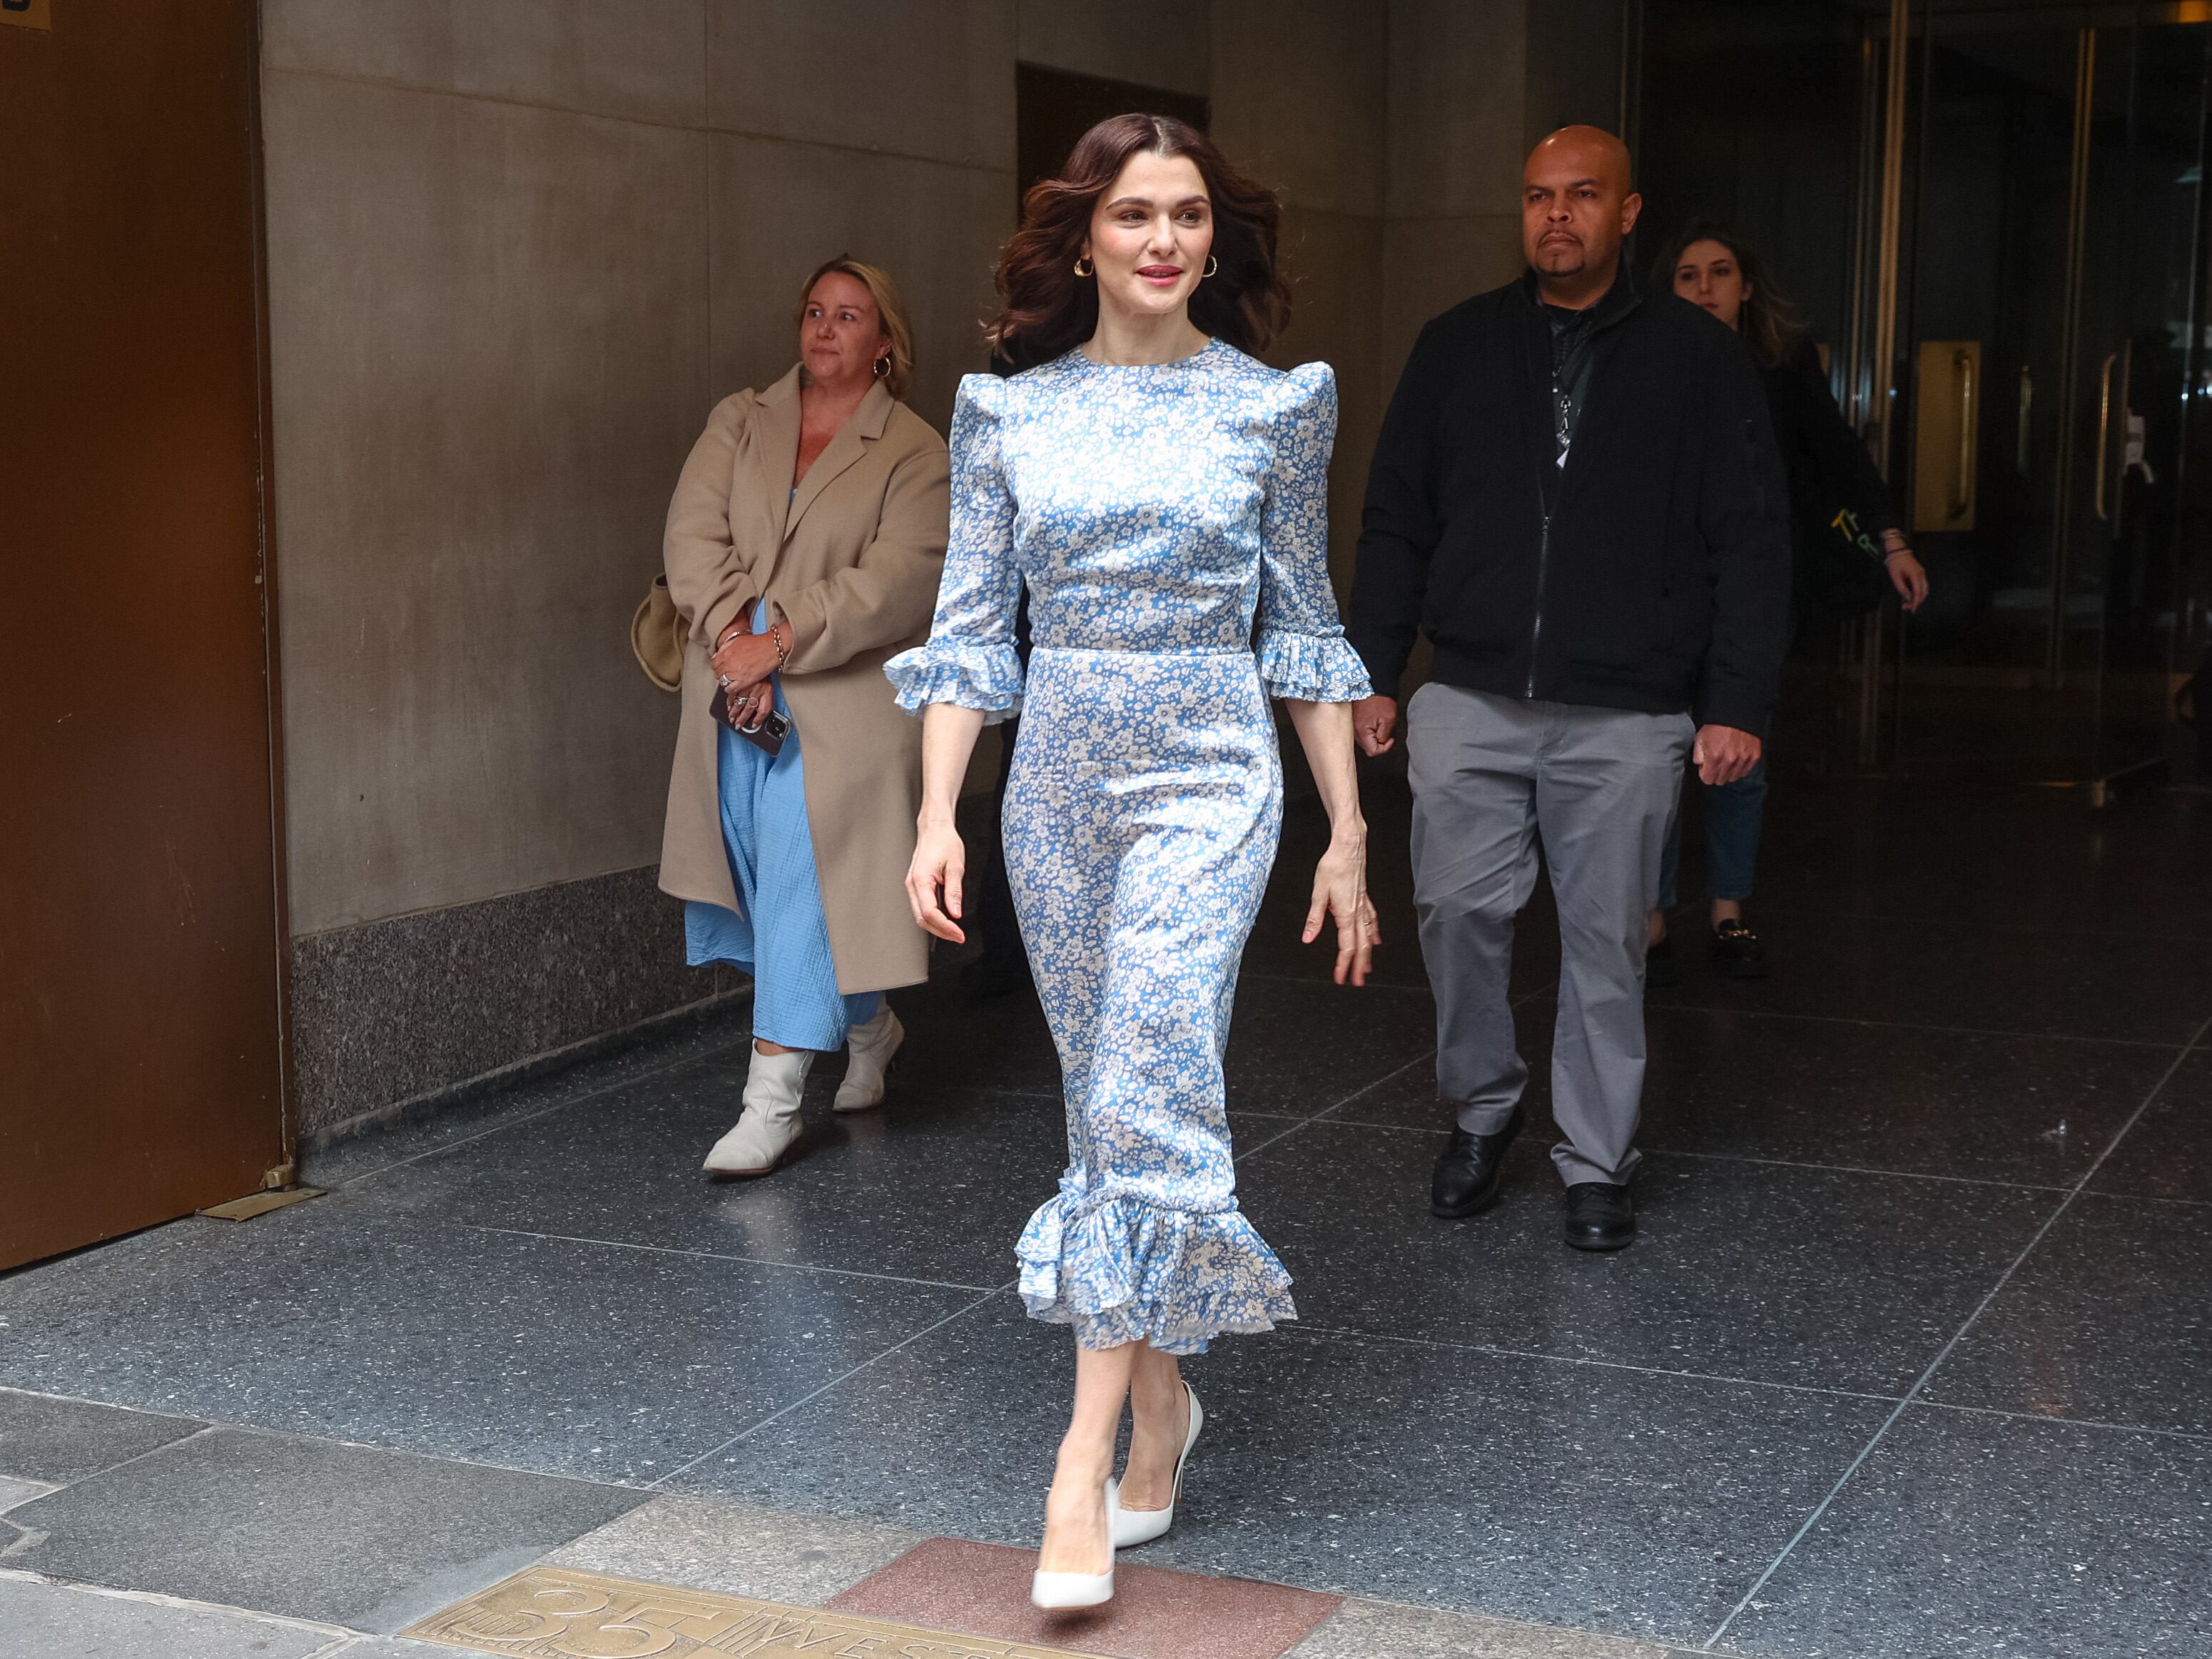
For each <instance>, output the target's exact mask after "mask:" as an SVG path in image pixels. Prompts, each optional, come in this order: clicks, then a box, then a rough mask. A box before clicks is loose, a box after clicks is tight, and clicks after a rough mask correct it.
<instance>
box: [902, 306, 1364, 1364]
mask: <svg viewBox="0 0 2212 1659" xmlns="http://www.w3.org/2000/svg"><path fill="white" fill-rule="evenodd" d="M1335 435H1336V381H1335V377H1334V374H1332V373H1331V371H1330V369H1329V368H1328V365H1327V364H1325V363H1308V364H1306V365H1304V367H1302V368H1297V369H1293V370H1291V372H1290V373H1288V374H1283V373H1279V372H1278V371H1277V370H1274V369H1272V368H1267V366H1266V365H1264V364H1262V363H1260V362H1256V361H1255V360H1254V359H1252V358H1250V357H1248V356H1245V355H1244V354H1243V353H1242V352H1240V351H1238V350H1237V349H1234V348H1233V347H1231V346H1229V345H1227V344H1225V343H1222V342H1221V341H1218V340H1216V341H1213V342H1212V343H1210V344H1208V345H1207V346H1206V348H1205V349H1203V350H1201V351H1200V352H1199V353H1198V354H1197V355H1195V356H1191V357H1188V358H1185V359H1183V360H1182V361H1181V362H1173V363H1164V364H1154V365H1144V366H1134V367H1133V366H1109V365H1106V364H1101V363H1096V362H1091V360H1090V359H1089V358H1088V357H1085V356H1083V354H1082V353H1081V352H1079V351H1076V352H1070V353H1069V354H1067V355H1066V356H1063V357H1060V358H1058V359H1056V360H1055V361H1054V362H1049V363H1046V364H1042V365H1041V366H1039V367H1037V368H1032V369H1030V370H1028V371H1027V372H1026V373H1024V374H1017V375H1015V376H1013V377H1012V378H1011V379H1007V380H998V379H994V378H992V377H990V376H987V375H969V376H968V377H967V378H966V379H965V380H963V381H962V382H961V386H960V395H959V399H958V401H957V404H956V406H955V408H954V411H953V416H952V527H951V528H952V534H951V549H950V552H949V554H948V556H947V558H946V561H945V579H944V584H943V586H942V587H941V588H940V589H939V595H938V604H937V614H936V618H935V622H934V623H933V626H932V629H931V632H930V637H929V642H928V643H927V645H925V646H923V647H920V648H918V649H916V650H913V651H908V652H906V653H902V654H901V655H899V656H897V657H895V658H893V659H891V660H890V663H889V664H887V665H886V666H885V671H886V672H887V673H888V674H889V675H890V678H891V679H892V681H893V683H894V684H896V686H897V688H898V693H899V702H900V703H901V704H902V706H903V707H905V708H908V709H916V710H918V709H920V708H923V707H924V706H926V705H927V704H929V703H933V702H951V703H957V704H959V705H961V706H963V707H965V708H979V709H981V710H983V711H984V713H985V718H986V720H1004V719H1005V718H1006V717H1007V716H1008V715H1010V714H1015V713H1017V712H1018V713H1019V714H1021V717H1022V719H1021V736H1020V740H1019V742H1018V744H1016V747H1015V753H1014V763H1013V770H1012V776H1011V778H1010V779H1009V781H1008V784H1007V789H1006V804H1005V817H1004V831H1005V843H1006V868H1007V875H1008V878H1009V881H1010V884H1011V885H1012V889H1013V896H1014V904H1015V908H1016V911H1017V913H1018V915H1019V918H1020V921H1021V929H1022V937H1023V939H1024V943H1026V945H1028V947H1029V952H1030V963H1031V966H1032V968H1033V969H1034V970H1035V972H1036V980H1037V987H1038V990H1039V993H1040V994H1041V996H1042V1000H1043V1003H1044V1011H1045V1016H1046V1018H1047V1019H1048V1022H1049V1023H1050V1024H1051V1027H1052V1033H1053V1039H1054V1043H1055V1045H1056V1046H1057V1048H1058V1049H1059V1051H1060V1067H1061V1071H1062V1073H1063V1074H1064V1079H1065V1083H1066V1100H1067V1139H1068V1164H1067V1169H1066V1173H1065V1174H1064V1175H1062V1176H1061V1177H1060V1190H1059V1192H1058V1193H1057V1194H1054V1197H1053V1198H1052V1199H1051V1200H1050V1201H1048V1203H1046V1204H1045V1205H1044V1206H1043V1207H1042V1208H1041V1209H1039V1210H1038V1211H1037V1212H1036V1214H1035V1215H1034V1216H1033V1217H1031V1218H1030V1223H1029V1225H1028V1227H1027V1228H1026V1229H1025V1230H1024V1232H1023V1234H1022V1237H1021V1241H1020V1243H1019V1244H1018V1246H1017V1247H1016V1253H1017V1255H1018V1257H1019V1260H1020V1267H1021V1281H1020V1282H1021V1293H1022V1297H1023V1300H1024V1303H1025V1304H1027V1305H1028V1308H1029V1310H1030V1314H1031V1315H1032V1316H1035V1317H1036V1318H1039V1319H1044V1320H1049V1321H1054V1322H1059V1323H1063V1324H1071V1325H1073V1327H1074V1328H1075V1334H1076V1339H1077V1340H1078V1341H1079V1342H1080V1343H1081V1344H1082V1345H1083V1346H1085V1347H1090V1348H1105V1347H1115V1346H1120V1345H1121V1344H1123V1343H1126V1342H1133V1341H1138V1340H1146V1341H1149V1342H1151V1344H1152V1346H1154V1347H1155V1348H1157V1349H1159V1350H1160V1351H1162V1352H1167V1353H1175V1354H1187V1353H1200V1352H1204V1351H1205V1349H1206V1342H1207V1340H1208V1339H1210V1338H1212V1337H1213V1336H1216V1335H1218V1334H1221V1333H1223V1332H1226V1331H1264V1330H1269V1329H1272V1328H1273V1325H1274V1322H1276V1321H1277V1320H1280V1319H1290V1318H1294V1317H1296V1310H1295V1309H1294V1308H1293V1307H1292V1306H1291V1297H1290V1282H1291V1281H1290V1275H1289V1274H1288V1273H1285V1272H1284V1270H1283V1266H1282V1263H1281V1262H1279V1261H1277V1260H1276V1258H1275V1254H1274V1252H1273V1250H1271V1249H1268V1248H1267V1244H1266V1243H1265V1242H1264V1241H1263V1240H1262V1239H1261V1237H1260V1235H1259V1233H1258V1232H1257V1231H1255V1229H1254V1228H1253V1226H1252V1224H1251V1223H1250V1222H1249V1221H1248V1220H1247V1219H1246V1218H1244V1216H1243V1213H1242V1212H1240V1211H1239V1210H1238V1208H1237V1186H1236V1172H1235V1170H1234V1168H1233V1167H1232V1164H1231V1158H1230V1142H1229V1124H1228V1120H1227V1116H1226V1114H1225V1109H1224V1104H1225V1103H1224V1096H1223V1088H1222V1070H1221V1062H1222V1054H1223V1050H1224V1048H1225V1046H1226V1044H1227V1041H1228V1035H1229V1016H1230V1006H1231V999H1232V997H1233V995H1234V994H1235V989H1236V981H1237V964H1238V962H1239V959H1240V958H1241V957H1242V956H1243V950H1244V941H1245V939H1246V937H1247V935H1249V933H1250V932H1251V928H1252V923H1253V920H1254V917H1255V915H1257V913H1258V910H1259V906H1260V898H1261V891H1262V890H1263V889H1264V888H1265V886H1266V884H1267V874H1268V871H1269V870H1270V868H1271V867H1272V866H1273V863H1274V858H1275V847H1276V840H1277V835H1278V832H1279V829H1280V827H1281V823H1282V799H1283V777H1282V763H1281V760H1280V757H1279V754H1278V752H1277V747H1276V737H1275V726H1274V722H1273V719H1272V718H1271V716H1270V714H1269V711H1268V706H1267V699H1268V697H1269V696H1276V697H1290V698H1298V699H1303V700H1306V701H1310V702H1350V701H1352V700H1354V699H1356V698H1358V697H1363V696H1366V695H1367V694H1368V689H1369V688H1368V682H1367V675H1366V671H1365V670H1364V668H1362V666H1361V665H1360V662H1359V659H1358V656H1357V655H1355V654H1354V653H1353V652H1352V648H1351V647H1349V646H1348V645H1347V644H1346V642H1345V640H1344V636H1343V634H1344V630H1343V628H1342V625H1341V623H1340V622H1339V621H1338V618H1337V612H1336V600H1335V596H1334V593H1333V592H1331V590H1330V587H1329V581H1328V461H1329V452H1330V449H1331V447H1333V445H1334V440H1335ZM1024 584H1026V585H1027V587H1028V589H1029V595H1030V626H1031V629H1032V637H1033V648H1032V651H1031V654H1030V662H1029V666H1028V671H1027V674H1026V677H1024V670H1023V667H1022V664H1021V660H1020V659H1019V657H1018V655H1017V653H1016V651H1015V646H1014V617H1015V612H1016V609H1017V606H1018V602H1019V600H1020V597H1021V592H1022V589H1023V586H1024ZM1255 615H1256V617H1257V621H1258V635H1257V651H1256V653H1255V649H1254V637H1255V636H1254V621H1255ZM1025 678H1026V684H1024V679H1025Z"/></svg>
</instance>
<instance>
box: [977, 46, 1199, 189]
mask: <svg viewBox="0 0 2212 1659" xmlns="http://www.w3.org/2000/svg"><path fill="white" fill-rule="evenodd" d="M1014 99H1015V111H1016V119H1017V121H1018V124H1019V128H1020V131H1019V133H1018V137H1017V140H1016V143H1017V149H1018V154H1017V155H1016V157H1015V162H1014V165H1015V168H1016V170H1017V171H1018V173H1019V174H1020V179H1019V180H1018V189H1019V191H1020V192H1021V193H1022V194H1023V195H1027V194H1028V193H1029V188H1030V185H1033V184H1035V183H1036V181H1037V180H1038V179H1049V178H1051V177H1052V176H1053V174H1054V173H1057V172H1058V171H1059V170H1060V163H1061V162H1063V161H1066V159H1067V153H1068V151H1070V150H1072V149H1074V148H1075V141H1076V140H1077V139H1079V138H1080V137H1083V135H1084V134H1085V133H1086V132H1088V131H1091V128H1093V127H1095V126H1097V125H1098V124H1099V123H1100V122H1101V121H1103V120H1104V119H1105V118H1107V117H1108V116H1109V115H1127V114H1128V113H1129V112H1131V111H1133V110H1136V111H1141V112H1144V113H1145V114H1147V115H1172V116H1174V117H1175V118H1176V120H1178V121H1187V122H1188V123H1189V124H1190V125H1192V126H1194V127H1196V128H1197V129H1198V130H1199V131H1200V132H1203V131H1206V127H1207V125H1209V124H1210V123H1211V122H1212V109H1211V107H1210V106H1208V104H1207V103H1206V100H1205V99H1203V98H1199V97H1194V96H1193V95H1192V94H1189V93H1187V92H1170V91H1168V90H1166V89H1165V88H1162V87H1146V86H1139V84H1138V83H1137V82H1134V81H1109V80H1108V79H1106V78H1105V77H1104V76H1098V75H1073V74H1070V73H1069V72H1068V71H1067V70H1056V69H1046V68H1044V67H1043V66H1042V65H1041V64H1016V65H1015V66H1014Z"/></svg>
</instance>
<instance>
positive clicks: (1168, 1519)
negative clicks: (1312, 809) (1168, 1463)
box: [1113, 1383, 1206, 1550]
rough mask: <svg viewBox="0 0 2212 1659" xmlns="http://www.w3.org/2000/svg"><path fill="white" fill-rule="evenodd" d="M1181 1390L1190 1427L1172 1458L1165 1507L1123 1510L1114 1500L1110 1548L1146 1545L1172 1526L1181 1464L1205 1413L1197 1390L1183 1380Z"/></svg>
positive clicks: (1195, 1440)
mask: <svg viewBox="0 0 2212 1659" xmlns="http://www.w3.org/2000/svg"><path fill="white" fill-rule="evenodd" d="M1182 1391H1183V1392H1184V1393H1185V1394H1186V1395H1189V1396H1190V1428H1189V1431H1188V1432H1187V1433H1185V1434H1184V1436H1183V1437H1182V1452H1181V1454H1180V1455H1177V1457H1176V1467H1175V1485H1174V1486H1173V1487H1171V1488H1170V1491H1169V1493H1168V1506H1167V1508H1165V1509H1164V1510H1125V1509H1123V1508H1122V1507H1121V1504H1118V1503H1116V1504H1115V1505H1114V1514H1113V1523H1114V1547H1115V1549H1117V1550H1126V1549H1134V1548H1135V1547H1137V1546H1138V1545H1139V1544H1149V1543H1151V1542H1152V1540H1154V1539H1155V1538H1159V1537H1164V1535H1165V1534H1166V1533H1167V1529H1168V1528H1170V1527H1172V1526H1173V1525H1175V1512H1176V1504H1180V1503H1182V1470H1183V1465H1184V1464H1186V1463H1188V1462H1190V1449H1191V1448H1192V1447H1193V1446H1195V1445H1196V1444H1197V1443H1198V1431H1200V1429H1202V1428H1204V1427H1205V1426H1206V1413H1205V1412H1204V1411H1203V1410H1202V1409H1201V1408H1200V1406H1199V1403H1198V1390H1197V1389H1194V1388H1192V1387H1191V1386H1190V1384H1189V1383H1184V1384H1183V1385H1182Z"/></svg>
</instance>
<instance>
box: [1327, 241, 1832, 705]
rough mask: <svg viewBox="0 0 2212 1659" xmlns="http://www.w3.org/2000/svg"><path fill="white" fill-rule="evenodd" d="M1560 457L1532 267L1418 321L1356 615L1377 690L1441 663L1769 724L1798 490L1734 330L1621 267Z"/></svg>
mask: <svg viewBox="0 0 2212 1659" xmlns="http://www.w3.org/2000/svg"><path fill="white" fill-rule="evenodd" d="M1591 329H1592V334H1591V338H1590V343H1589V352H1590V361H1589V375H1588V382H1587V395H1586V397H1585V398H1584V399H1583V403H1582V406H1581V410H1580V412H1579V415H1578V416H1577V419H1576V422H1575V426H1574V434H1573V442H1572V445H1571V448H1570V449H1569V452H1568V454H1567V458H1566V464H1565V466H1564V467H1563V468H1561V467H1558V466H1555V465H1554V461H1553V457H1554V455H1555V453H1556V451H1555V442H1556V435H1555V433H1554V430H1553V414H1554V407H1553V395H1552V393H1553V388H1552V385H1551V380H1552V343H1551V324H1550V322H1549V320H1548V319H1547V316H1546V313H1545V310H1544V307H1543V306H1542V305H1541V303H1540V302H1539V301H1538V299H1537V295H1536V289H1535V283H1534V277H1533V276H1523V277H1522V280H1521V281H1519V282H1516V283H1509V284H1508V285H1507V286H1506V287H1504V288H1501V289H1495V290H1493V291H1492V292H1491V293H1488V294H1483V295H1477V296H1476V297H1475V298H1474V299H1472V300H1468V301H1465V302H1464V303H1463V304H1461V305H1458V306H1455V307H1453V308H1452V309H1451V310H1449V311H1448V312H1446V313H1444V314H1443V316H1441V317H1439V318H1437V319H1436V320H1435V321H1433V322H1431V324H1429V325H1428V326H1427V327H1426V328H1425V329H1424V330H1422V331H1421V337H1420V339H1419V342H1418V343H1416V344H1415V345H1414V347H1413V356H1411V357H1410V358H1408V359H1407V364H1406V369H1405V373H1404V374H1403V376H1402V377H1401V379H1400V380H1399V382H1398V390H1397V392H1396V394H1395V396H1394V397H1393V398H1391V400H1390V408H1389V413H1388V414H1387V415H1386V416H1384V418H1383V433H1382V436H1381V439H1380V440H1379V441H1378V442H1377V443H1376V451H1375V465H1374V467H1373V470H1372V471H1370V474H1369V477H1368V483H1367V502H1366V509H1365V514H1364V520H1363V523H1362V527H1361V532H1360V538H1359V560H1358V569H1357V572H1356V573H1355V575H1354V577H1353V581H1352V604H1351V614H1350V617H1349V618H1348V620H1347V623H1346V631H1347V632H1348V634H1349V635H1350V636H1351V640H1352V644H1353V646H1354V647H1356V648H1357V649H1358V652H1359V653H1360V655H1361V656H1362V657H1363V658H1364V659H1365V661H1366V664H1367V670H1368V672H1369V674H1370V676H1372V677H1373V679H1374V682H1375V686H1376V690H1378V691H1386V692H1394V693H1395V690H1396V688H1397V686H1398V684H1399V682H1400V680H1401V678H1402V677H1403V676H1404V673H1405V668H1406V659H1407V655H1408V654H1409V653H1411V651H1412V649H1413V640H1414V635H1415V632H1416V630H1417V629H1418V630H1419V632H1422V633H1425V634H1427V635H1429V637H1430V639H1431V641H1432V642H1433V643H1434V645H1435V647H1436V661H1435V666H1434V668H1433V669H1432V671H1431V672H1432V675H1433V677H1434V678H1437V679H1441V680H1443V681H1446V682H1447V683H1449V684H1454V685H1460V686H1465V687H1468V688H1469V689H1470V690H1478V691H1488V692H1492V693H1496V694H1498V695H1499V696H1513V697H1529V698H1541V699H1543V700H1545V701H1547V702H1567V703H1579V704H1585V705H1589V706H1592V707H1596V708H1625V709H1636V710H1641V711H1644V712H1646V713H1651V714H1671V713H1676V712H1680V711H1683V710H1686V709H1688V708H1691V707H1692V704H1693V703H1694V704H1695V706H1696V707H1697V708H1699V711H1700V713H1701V714H1702V715H1703V717H1704V718H1705V719H1706V720H1712V721H1715V722H1717V723H1718V724H1720V725H1723V726H1736V727H1740V728H1741V729H1742V730H1744V731H1747V732H1758V733H1760V734H1764V732H1765V729H1766V720H1767V716H1768V714H1769V712H1770V711H1771V708H1772V706H1773V702H1774V696H1775V690H1776V687H1777V684H1778V679H1779V678H1780V674H1781V667H1782V657H1783V653H1784V650H1785V649H1786V647H1787V645H1788V641H1789V628H1790V525H1789V507H1788V501H1787V497H1786V493H1785V488H1784V480H1783V474H1782V468H1781V461H1780V457H1779V456H1778V453H1777V452H1776V448H1775V442H1774V437H1773V434H1772V431H1771V427H1770V424H1769V420H1768V415H1767V407H1766V398H1765V394H1764V392H1763V391H1762V389H1761V387H1760V385H1759V374H1758V371H1757V369H1756V368H1754V367H1753V363H1752V360H1751V356H1750V354H1749V352H1748V351H1747V350H1746V349H1745V347H1744V344H1743V342H1742V341H1741V339H1739V338H1738V337H1737V336H1736V335H1735V331H1733V330H1730V329H1729V328H1727V327H1725V326H1723V325H1722V324H1720V323H1718V322H1716V321H1715V320H1714V319H1712V318H1711V317H1709V316H1707V315H1706V314H1705V313H1704V312H1702V311H1700V310H1699V309H1698V307H1695V306H1692V305H1691V304H1689V303H1688V302H1686V301H1681V300H1678V299H1675V298H1674V296H1673V295H1652V296H1644V295H1638V293H1637V291H1636V289H1635V287H1634V285H1633V284H1632V282H1631V281H1630V280H1629V278H1628V276H1627V275H1626V271H1624V273H1623V275H1622V276H1621V277H1620V280H1619V281H1618V282H1616V283H1614V285H1613V290H1612V291H1611V292H1610V293H1609V294H1608V295H1607V296H1606V297H1605V298H1604V299H1603V300H1602V301H1600V302H1599V305H1598V309H1597V312H1596V314H1595V316H1594V317H1593V318H1592V319H1591Z"/></svg>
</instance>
